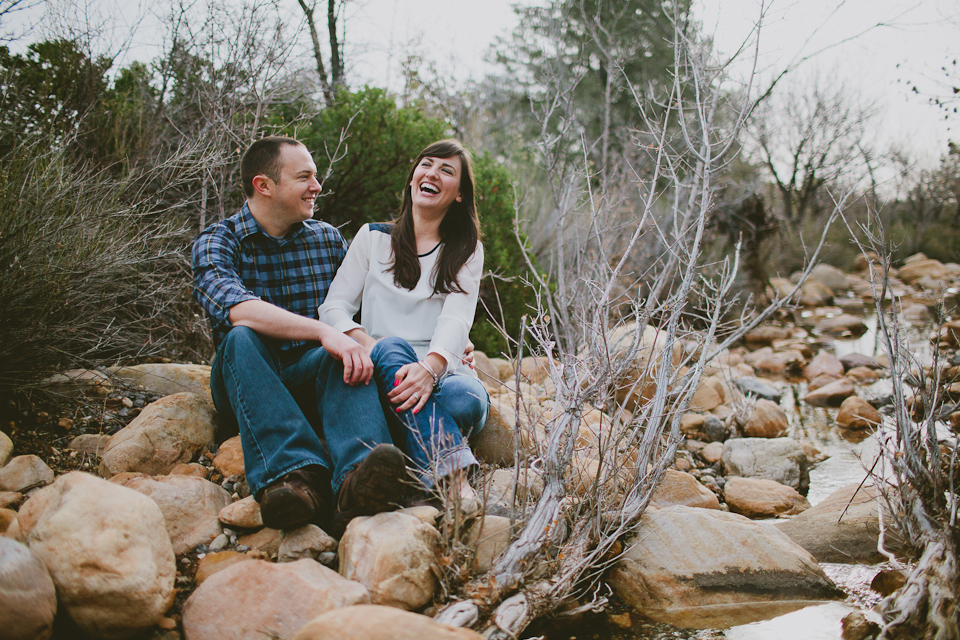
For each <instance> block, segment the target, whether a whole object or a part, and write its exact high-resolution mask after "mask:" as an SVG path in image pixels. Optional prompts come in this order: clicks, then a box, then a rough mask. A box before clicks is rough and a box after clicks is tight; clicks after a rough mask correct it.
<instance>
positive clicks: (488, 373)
mask: <svg viewBox="0 0 960 640" xmlns="http://www.w3.org/2000/svg"><path fill="white" fill-rule="evenodd" d="M473 357H474V360H475V364H474V366H475V367H476V372H477V377H479V378H480V382H482V383H483V384H485V385H494V386H499V383H500V367H498V366H497V365H495V364H494V363H493V361H492V360H491V358H489V357H487V354H485V353H484V352H483V351H474V352H473Z"/></svg>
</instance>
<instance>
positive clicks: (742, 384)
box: [733, 376, 782, 402]
mask: <svg viewBox="0 0 960 640" xmlns="http://www.w3.org/2000/svg"><path fill="white" fill-rule="evenodd" d="M733 384H735V385H737V388H738V389H740V391H742V392H743V394H744V395H748V396H750V395H752V396H756V397H757V398H760V399H762V400H770V401H772V402H780V396H781V395H782V394H781V392H780V391H779V390H778V389H777V388H776V387H774V386H773V385H769V384H767V383H766V382H764V381H763V380H760V379H759V378H752V377H749V376H744V377H742V378H737V379H736V380H734V381H733Z"/></svg>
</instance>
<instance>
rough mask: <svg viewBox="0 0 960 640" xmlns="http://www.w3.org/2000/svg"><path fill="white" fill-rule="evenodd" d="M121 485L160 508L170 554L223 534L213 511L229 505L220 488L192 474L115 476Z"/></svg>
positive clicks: (228, 498) (225, 494)
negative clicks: (168, 540) (170, 549)
mask: <svg viewBox="0 0 960 640" xmlns="http://www.w3.org/2000/svg"><path fill="white" fill-rule="evenodd" d="M114 480H119V482H118V484H121V485H123V486H125V487H129V488H130V489H134V490H135V491H139V492H140V493H142V494H143V495H145V496H149V497H150V498H151V499H153V501H154V502H156V503H157V506H158V507H160V511H161V513H163V518H164V520H165V521H166V524H167V533H168V534H169V535H170V544H172V545H173V553H174V554H176V555H180V554H182V553H186V552H187V551H190V550H191V549H193V548H194V547H196V546H197V545H198V544H207V543H209V542H212V541H213V539H214V538H216V537H217V536H218V535H220V534H221V533H223V529H222V528H221V526H220V520H219V519H218V518H217V514H219V513H220V511H221V510H222V509H223V508H224V507H226V506H227V505H228V504H230V494H229V493H227V492H226V491H224V490H223V488H222V487H220V486H218V485H215V484H213V483H212V482H210V481H208V480H204V479H203V478H196V477H193V476H158V477H151V476H145V475H140V474H138V475H135V476H132V477H124V476H117V477H116V478H114Z"/></svg>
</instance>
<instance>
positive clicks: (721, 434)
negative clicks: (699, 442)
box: [703, 414, 731, 442]
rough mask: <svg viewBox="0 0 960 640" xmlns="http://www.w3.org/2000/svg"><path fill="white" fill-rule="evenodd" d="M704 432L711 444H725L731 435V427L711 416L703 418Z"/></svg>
mask: <svg viewBox="0 0 960 640" xmlns="http://www.w3.org/2000/svg"><path fill="white" fill-rule="evenodd" d="M703 431H704V433H705V434H706V435H707V439H708V440H709V441H710V442H725V441H726V440H727V438H729V437H730V435H731V432H730V427H728V426H727V425H726V424H724V422H723V420H721V419H720V418H718V417H717V416H712V415H709V414H708V415H705V416H704V417H703Z"/></svg>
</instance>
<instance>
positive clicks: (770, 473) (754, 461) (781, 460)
mask: <svg viewBox="0 0 960 640" xmlns="http://www.w3.org/2000/svg"><path fill="white" fill-rule="evenodd" d="M721 460H722V462H723V466H724V469H725V470H726V475H728V476H740V477H742V478H765V479H767V480H773V481H774V482H779V483H780V484H784V485H787V486H788V487H793V488H794V489H796V490H797V491H799V492H800V493H801V494H802V495H806V493H807V489H808V488H809V487H810V470H809V462H808V461H807V455H806V454H805V453H804V451H803V447H801V446H800V444H799V443H798V442H797V441H796V440H791V439H790V438H731V439H730V440H727V441H726V442H724V443H723V454H722V456H721Z"/></svg>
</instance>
